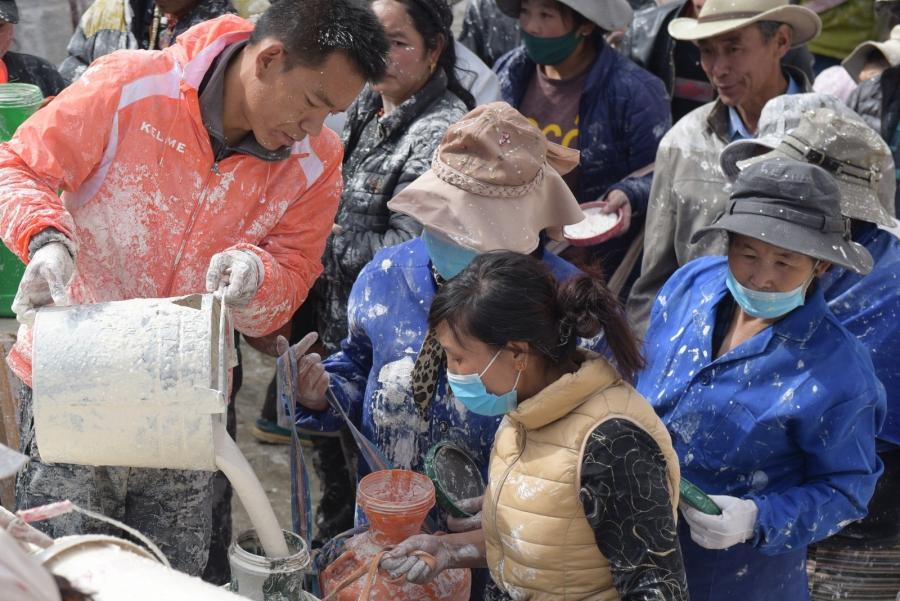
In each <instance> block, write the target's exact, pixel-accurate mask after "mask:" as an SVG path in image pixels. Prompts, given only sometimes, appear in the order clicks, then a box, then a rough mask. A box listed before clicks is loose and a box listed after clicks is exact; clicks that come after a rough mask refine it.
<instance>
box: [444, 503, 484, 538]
mask: <svg viewBox="0 0 900 601" xmlns="http://www.w3.org/2000/svg"><path fill="white" fill-rule="evenodd" d="M483 502H484V496H481V497H474V498H472V499H463V500H461V501H457V502H456V506H457V507H459V508H460V509H462V510H463V511H465V512H466V513H468V514H469V517H465V518H455V517H453V516H452V515H448V516H447V530H449V531H450V532H471V531H473V530H479V529H481V505H482V504H483Z"/></svg>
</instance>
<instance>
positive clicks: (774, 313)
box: [725, 261, 819, 319]
mask: <svg viewBox="0 0 900 601" xmlns="http://www.w3.org/2000/svg"><path fill="white" fill-rule="evenodd" d="M818 264H819V263H818V261H817V262H816V265H818ZM815 275H816V268H815V266H813V274H812V275H811V276H810V277H809V279H808V280H807V281H806V282H805V283H803V284H801V285H800V286H798V287H797V288H794V289H793V290H790V291H788V292H760V291H759V290H751V289H750V288H747V287H745V286H741V284H740V282H738V281H737V280H736V279H735V277H734V274H733V273H732V272H731V268H730V267H729V268H728V275H727V276H725V285H726V286H727V287H728V290H729V291H730V292H731V296H733V297H734V300H736V301H737V304H739V305H740V306H741V309H743V310H744V312H746V313H747V314H749V315H752V316H753V317H757V318H759V319H775V318H777V317H781V316H783V315H787V314H788V313H790V312H791V311H793V310H794V309H796V308H797V307H801V306H803V303H804V302H806V289H807V288H808V287H809V284H810V283H811V282H812V281H813V278H814V277H815Z"/></svg>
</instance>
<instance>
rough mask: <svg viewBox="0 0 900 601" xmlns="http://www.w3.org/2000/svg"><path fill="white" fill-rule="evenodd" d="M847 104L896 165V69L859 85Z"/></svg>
mask: <svg viewBox="0 0 900 601" xmlns="http://www.w3.org/2000/svg"><path fill="white" fill-rule="evenodd" d="M847 104H848V105H849V106H850V108H852V109H853V110H854V111H856V112H857V113H859V114H860V116H862V118H863V119H864V120H865V122H866V123H868V124H869V125H870V126H871V127H872V128H873V129H875V131H877V132H879V133H880V134H881V137H882V138H884V141H885V142H887V144H888V146H890V148H891V154H892V155H893V156H894V165H900V137H897V136H895V132H896V130H897V125H898V123H900V67H889V68H888V69H885V70H884V71H883V72H882V73H881V75H877V76H875V77H873V78H872V79H870V80H868V81H864V82H863V83H861V84H860V85H859V87H858V88H856V89H855V90H854V91H853V94H851V95H850V98H849V99H848V100H847ZM895 138H897V139H895ZM898 173H900V172H898ZM894 204H895V206H896V208H897V209H900V179H897V190H896V192H895V194H894Z"/></svg>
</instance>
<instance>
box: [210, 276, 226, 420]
mask: <svg viewBox="0 0 900 601" xmlns="http://www.w3.org/2000/svg"><path fill="white" fill-rule="evenodd" d="M213 298H218V299H219V365H218V370H219V373H218V379H219V394H220V395H221V399H222V401H223V402H226V403H227V402H228V390H227V389H228V361H227V357H228V351H229V348H228V344H226V342H225V330H226V328H225V326H226V323H227V321H228V315H227V312H228V308H227V306H226V305H225V285H224V284H223V285H221V286H219V289H218V290H216V292H215V294H213Z"/></svg>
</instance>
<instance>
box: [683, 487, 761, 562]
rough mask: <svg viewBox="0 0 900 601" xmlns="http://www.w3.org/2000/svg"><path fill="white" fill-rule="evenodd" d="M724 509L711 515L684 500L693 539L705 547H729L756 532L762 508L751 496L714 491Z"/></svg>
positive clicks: (713, 497) (686, 517)
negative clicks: (758, 516)
mask: <svg viewBox="0 0 900 601" xmlns="http://www.w3.org/2000/svg"><path fill="white" fill-rule="evenodd" d="M709 498H710V499H712V501H713V503H715V504H716V505H718V506H719V508H720V509H721V510H722V514H721V515H709V514H706V513H703V512H700V511H697V510H696V509H694V508H693V507H689V506H687V505H684V504H682V506H681V512H682V513H683V514H684V519H686V520H687V523H688V525H689V526H690V527H691V539H693V541H694V542H695V543H697V544H698V545H700V546H701V547H703V548H705V549H728V548H729V547H733V546H734V545H737V544H739V543H742V542H744V541H746V540H748V539H749V538H751V537H752V536H753V531H754V529H755V527H756V516H757V514H758V513H759V508H758V507H757V506H756V503H754V502H753V501H751V500H749V499H738V498H737V497H729V496H727V495H710V496H709Z"/></svg>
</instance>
